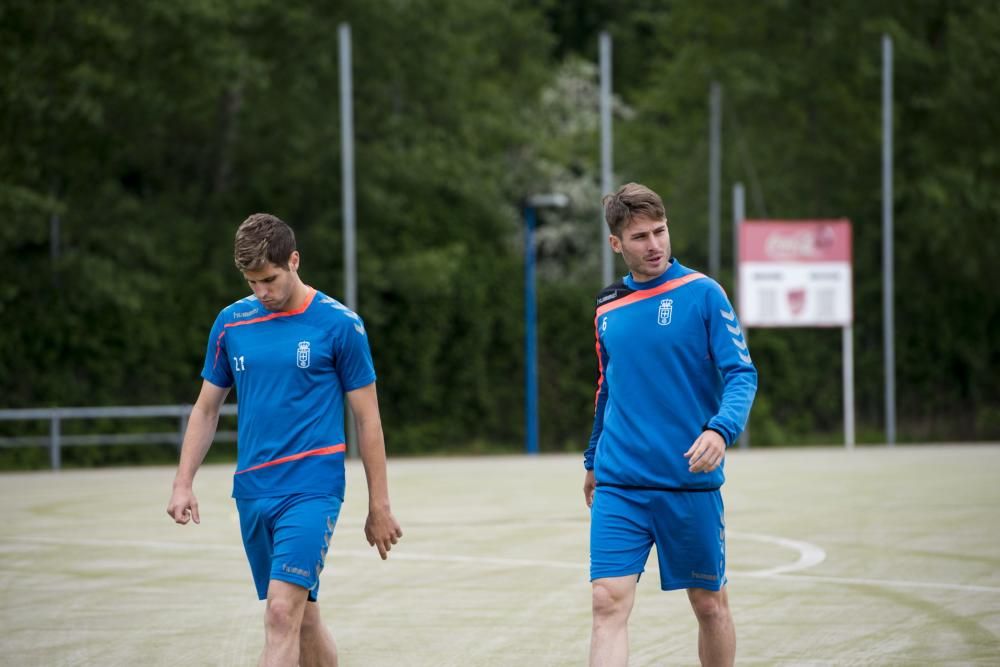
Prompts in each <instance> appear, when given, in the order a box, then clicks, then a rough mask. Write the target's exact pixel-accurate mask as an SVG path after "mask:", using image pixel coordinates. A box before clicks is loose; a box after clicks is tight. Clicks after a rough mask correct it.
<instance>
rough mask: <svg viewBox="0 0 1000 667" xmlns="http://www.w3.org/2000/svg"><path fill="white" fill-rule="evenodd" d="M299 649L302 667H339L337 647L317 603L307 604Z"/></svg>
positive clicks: (303, 615) (303, 616)
mask: <svg viewBox="0 0 1000 667" xmlns="http://www.w3.org/2000/svg"><path fill="white" fill-rule="evenodd" d="M299 649H300V650H299V665H301V667H337V645H336V643H334V641H333V634H331V633H330V630H329V628H327V627H326V625H325V624H324V623H323V619H322V618H320V614H319V605H318V604H316V603H315V602H306V610H305V613H303V614H302V632H301V634H300V635H299Z"/></svg>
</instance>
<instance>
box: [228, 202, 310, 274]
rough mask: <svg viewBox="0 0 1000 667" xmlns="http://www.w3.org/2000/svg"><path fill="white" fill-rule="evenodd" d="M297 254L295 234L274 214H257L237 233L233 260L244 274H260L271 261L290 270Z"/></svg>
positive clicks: (245, 221) (247, 220)
mask: <svg viewBox="0 0 1000 667" xmlns="http://www.w3.org/2000/svg"><path fill="white" fill-rule="evenodd" d="M293 252H295V232H293V231H292V228H291V227H289V226H288V225H286V224H285V223H284V222H283V221H282V220H281V219H280V218H278V217H277V216H274V215H271V214H270V213H254V214H253V215H251V216H250V217H249V218H247V219H246V220H244V221H243V223H242V224H240V226H239V229H237V230H236V243H235V244H234V248H233V259H234V260H235V262H236V268H237V269H239V270H240V271H259V270H260V269H262V268H264V266H265V265H266V264H267V263H268V262H270V263H271V264H274V265H275V266H279V267H281V268H282V269H285V270H287V269H288V258H289V257H291V256H292V253H293Z"/></svg>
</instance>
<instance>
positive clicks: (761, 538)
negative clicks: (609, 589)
mask: <svg viewBox="0 0 1000 667" xmlns="http://www.w3.org/2000/svg"><path fill="white" fill-rule="evenodd" d="M728 533H729V535H730V536H731V537H737V538H740V539H744V538H745V539H748V540H757V541H758V542H769V543H771V544H777V545H779V546H783V547H788V548H790V549H794V550H796V551H798V552H799V559H798V560H797V561H795V562H794V563H791V564H788V565H779V566H777V567H772V568H769V569H766V570H753V571H750V572H739V571H730V572H729V574H730V575H736V576H738V577H760V578H772V579H778V580H781V581H789V582H790V581H802V582H814V583H829V584H855V585H857V584H862V585H868V586H884V587H893V588H936V589H945V590H956V591H970V592H977V593H1000V586H977V585H974V584H953V583H947V582H941V581H907V580H899V579H861V578H854V577H827V576H816V575H808V574H806V575H798V574H797V575H794V576H790V577H789V576H782V575H786V574H788V573H790V572H798V571H801V570H804V569H807V568H810V567H813V566H814V565H818V564H819V563H822V562H823V561H824V560H825V559H826V552H825V551H823V550H822V549H821V548H819V547H817V546H816V545H814V544H810V543H808V542H800V541H797V540H788V539H785V538H783V537H772V536H770V535H759V534H755V533H737V532H735V531H728ZM13 543H20V544H53V545H60V546H94V547H116V546H117V547H137V548H153V549H158V550H164V551H178V550H197V551H202V552H204V551H232V552H238V551H242V549H240V548H239V546H237V545H235V544H233V545H229V544H218V543H198V542H162V541H155V540H99V539H86V538H84V539H63V538H51V537H41V536H39V537H14V538H12V539H10V540H9V541H8V542H7V543H6V544H4V545H0V552H3V551H9V546H10V545H11V544H13ZM2 547H8V549H4V548H2ZM331 555H332V556H333V557H337V556H342V557H348V558H371V557H372V552H371V551H368V550H361V549H336V550H335V551H331ZM391 559H392V560H394V561H396V560H404V561H428V562H449V563H469V564H472V565H475V564H490V565H501V566H508V567H552V568H559V569H564V570H581V571H586V569H587V565H586V563H581V562H570V561H555V560H535V559H527V558H492V557H480V556H454V555H447V554H419V553H412V552H395V551H394V552H393V553H392V555H391ZM651 569H655V566H654V568H651Z"/></svg>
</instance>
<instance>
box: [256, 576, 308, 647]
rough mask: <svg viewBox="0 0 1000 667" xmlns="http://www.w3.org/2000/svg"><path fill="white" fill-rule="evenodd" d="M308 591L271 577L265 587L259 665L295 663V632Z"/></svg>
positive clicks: (299, 628) (296, 645)
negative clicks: (264, 609) (262, 646)
mask: <svg viewBox="0 0 1000 667" xmlns="http://www.w3.org/2000/svg"><path fill="white" fill-rule="evenodd" d="M308 596H309V591H307V590H306V589H304V588H302V587H301V586H296V585H295V584H289V583H287V582H285V581H279V580H277V579H272V580H271V583H269V584H268V587H267V610H266V611H265V612H264V651H263V653H261V656H260V662H259V663H258V664H259V665H260V667H295V666H296V665H298V664H299V634H300V632H301V629H302V616H303V614H304V613H305V607H306V599H307V598H308Z"/></svg>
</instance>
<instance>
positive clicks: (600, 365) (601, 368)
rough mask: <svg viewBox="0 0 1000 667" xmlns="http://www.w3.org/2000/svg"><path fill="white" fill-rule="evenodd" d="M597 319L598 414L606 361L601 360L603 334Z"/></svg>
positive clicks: (595, 328)
mask: <svg viewBox="0 0 1000 667" xmlns="http://www.w3.org/2000/svg"><path fill="white" fill-rule="evenodd" d="M597 319H598V318H597V317H595V318H594V338H595V339H596V342H595V343H594V349H596V350H597V373H598V375H597V392H596V393H595V394H594V412H597V402H598V401H599V400H601V387H602V386H603V385H604V361H603V360H602V359H601V332H600V331H599V330H598V328H597Z"/></svg>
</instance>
